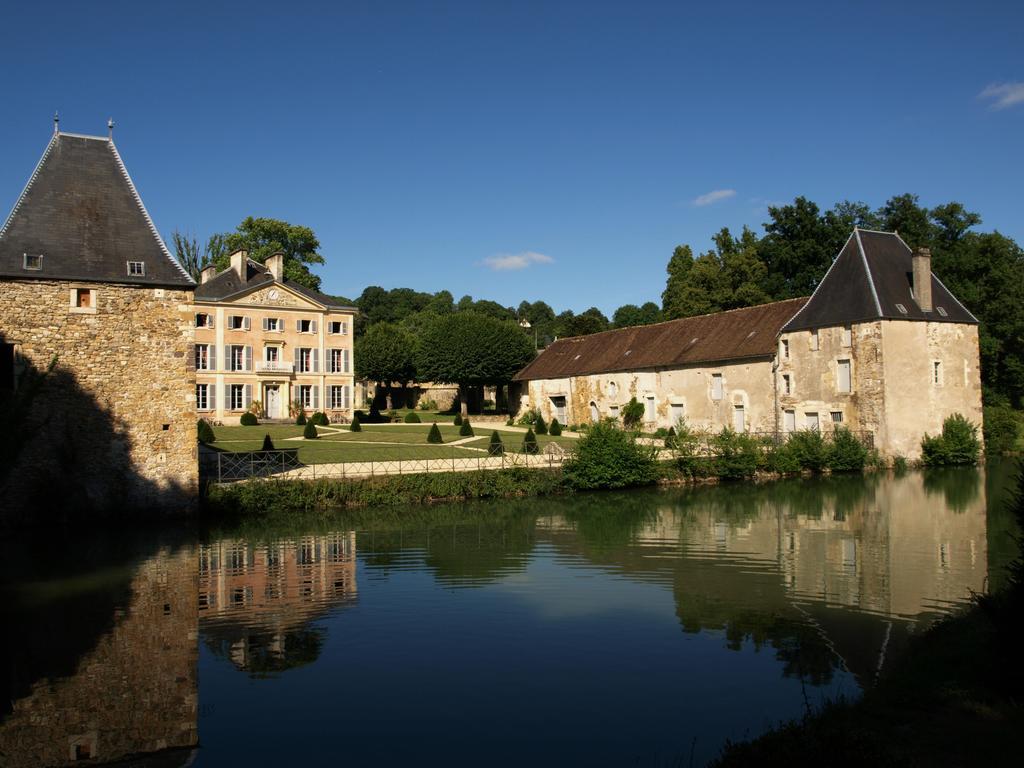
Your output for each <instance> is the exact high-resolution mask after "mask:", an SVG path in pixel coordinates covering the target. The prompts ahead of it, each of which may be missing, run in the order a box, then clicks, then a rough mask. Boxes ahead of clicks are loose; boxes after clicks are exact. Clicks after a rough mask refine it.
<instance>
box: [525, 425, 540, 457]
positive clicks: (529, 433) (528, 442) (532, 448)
mask: <svg viewBox="0 0 1024 768" xmlns="http://www.w3.org/2000/svg"><path fill="white" fill-rule="evenodd" d="M523 453H540V446H539V445H537V436H536V435H535V434H533V430H532V429H528V430H526V434H525V435H524V436H523Z"/></svg>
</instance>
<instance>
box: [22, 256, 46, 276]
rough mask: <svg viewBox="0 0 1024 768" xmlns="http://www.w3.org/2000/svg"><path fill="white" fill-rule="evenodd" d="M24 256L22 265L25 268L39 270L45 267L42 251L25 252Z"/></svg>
mask: <svg viewBox="0 0 1024 768" xmlns="http://www.w3.org/2000/svg"><path fill="white" fill-rule="evenodd" d="M22 258H23V261H22V262H21V266H22V268H23V269H28V270H32V271H33V272H38V271H39V270H41V269H42V268H43V254H41V253H23V254H22Z"/></svg>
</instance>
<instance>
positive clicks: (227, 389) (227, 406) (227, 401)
mask: <svg viewBox="0 0 1024 768" xmlns="http://www.w3.org/2000/svg"><path fill="white" fill-rule="evenodd" d="M224 410H225V411H230V410H231V385H230V384H225V385H224Z"/></svg>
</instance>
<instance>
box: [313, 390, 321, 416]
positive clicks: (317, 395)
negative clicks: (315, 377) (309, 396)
mask: <svg viewBox="0 0 1024 768" xmlns="http://www.w3.org/2000/svg"><path fill="white" fill-rule="evenodd" d="M319 407H320V387H319V386H317V385H315V384H314V385H313V409H314V410H315V409H317V408H319Z"/></svg>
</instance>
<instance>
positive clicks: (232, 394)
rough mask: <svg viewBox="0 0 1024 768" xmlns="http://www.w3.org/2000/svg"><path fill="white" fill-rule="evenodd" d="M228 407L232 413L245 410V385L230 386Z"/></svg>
mask: <svg viewBox="0 0 1024 768" xmlns="http://www.w3.org/2000/svg"><path fill="white" fill-rule="evenodd" d="M228 407H229V408H230V409H231V410H232V411H241V410H244V409H245V384H229V385H228Z"/></svg>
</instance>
